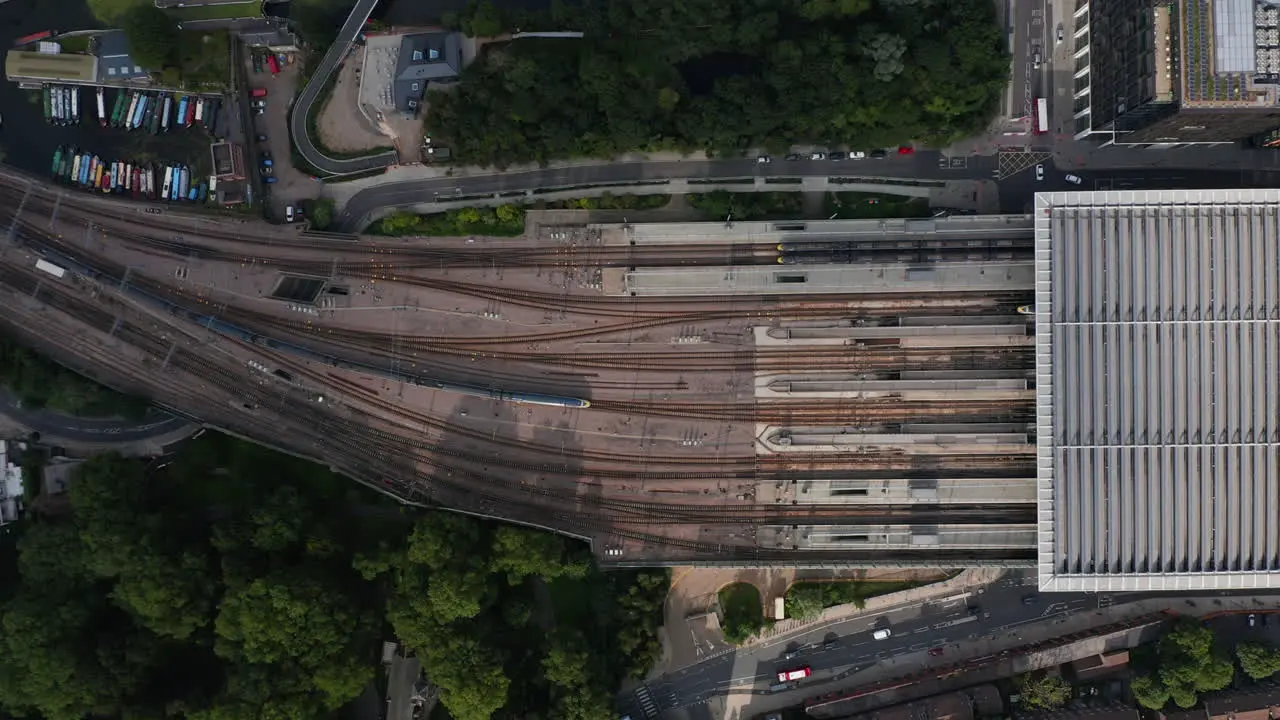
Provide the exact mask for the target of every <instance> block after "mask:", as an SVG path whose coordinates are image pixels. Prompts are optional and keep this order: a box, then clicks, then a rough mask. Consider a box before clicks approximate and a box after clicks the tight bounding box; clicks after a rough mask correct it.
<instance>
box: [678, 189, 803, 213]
mask: <svg viewBox="0 0 1280 720" xmlns="http://www.w3.org/2000/svg"><path fill="white" fill-rule="evenodd" d="M685 200H686V201H687V202H688V203H689V205H690V206H692V207H694V208H697V209H698V210H701V211H702V212H703V213H704V214H705V215H706V216H707V219H709V220H724V219H725V218H727V217H732V218H733V219H734V220H763V219H769V218H795V217H799V216H800V213H801V211H802V209H803V208H804V195H802V194H801V193H789V192H759V193H732V192H729V191H728V190H713V191H712V192H709V193H691V194H689V195H686V196H685Z"/></svg>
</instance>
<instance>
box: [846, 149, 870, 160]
mask: <svg viewBox="0 0 1280 720" xmlns="http://www.w3.org/2000/svg"><path fill="white" fill-rule="evenodd" d="M849 157H850V158H852V159H854V160H862V159H864V158H865V157H867V154H866V153H864V152H862V151H861V150H855V151H853V152H851V153H849Z"/></svg>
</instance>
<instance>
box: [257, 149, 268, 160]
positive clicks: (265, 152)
mask: <svg viewBox="0 0 1280 720" xmlns="http://www.w3.org/2000/svg"><path fill="white" fill-rule="evenodd" d="M258 156H259V157H261V158H262V159H263V160H270V159H271V151H270V150H263V151H262V152H260V153H258Z"/></svg>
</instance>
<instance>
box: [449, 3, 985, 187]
mask: <svg viewBox="0 0 1280 720" xmlns="http://www.w3.org/2000/svg"><path fill="white" fill-rule="evenodd" d="M557 5H558V7H557ZM457 21H458V23H459V24H460V25H461V26H462V27H463V29H464V30H465V31H467V32H470V33H472V34H488V33H490V32H492V31H494V30H495V29H497V28H499V27H501V26H507V27H510V26H513V25H515V24H517V23H516V22H515V19H514V18H506V17H501V14H500V13H497V12H496V11H492V12H491V11H490V10H489V9H488V7H486V4H485V3H481V4H479V5H472V6H471V7H470V8H469V9H468V11H466V12H464V13H462V14H461V15H459V16H458V19H457ZM518 24H519V25H520V27H521V28H522V29H528V30H532V29H543V28H546V29H578V30H582V31H583V32H584V33H585V37H584V38H582V39H580V40H541V41H516V42H512V43H509V44H507V45H505V46H489V47H486V52H485V53H484V55H483V56H482V57H481V58H480V59H479V60H478V61H477V62H475V63H473V64H472V65H471V66H469V67H468V68H467V69H466V70H465V71H464V72H463V75H462V78H461V81H460V83H459V84H458V86H457V87H456V88H451V89H450V90H449V91H447V92H445V91H433V92H431V93H430V94H429V95H430V97H429V99H428V108H429V109H428V115H427V127H429V128H430V130H431V133H432V135H433V136H434V137H436V138H438V139H439V140H440V141H441V145H447V146H448V147H450V148H452V149H453V152H454V156H455V157H456V158H457V159H458V160H459V161H460V162H464V163H475V164H484V165H496V166H499V167H505V166H507V165H511V164H516V163H528V162H546V161H549V160H552V159H556V158H563V157H570V156H592V157H608V156H613V155H616V154H619V153H622V152H627V151H632V150H637V149H643V150H653V149H681V150H694V149H705V150H708V151H711V152H714V153H718V154H737V153H740V152H743V151H745V150H747V149H750V148H785V147H789V146H791V145H794V144H808V143H815V144H826V145H852V146H854V147H885V146H889V145H896V144H899V143H901V142H904V141H908V140H919V141H922V142H924V143H926V144H943V143H945V142H948V141H950V140H952V139H954V138H957V137H960V136H964V135H969V134H973V133H975V132H978V131H981V130H982V129H983V128H984V127H985V126H986V124H987V123H988V121H989V119H990V118H991V117H992V116H993V114H994V113H995V111H996V108H997V107H998V105H999V101H1000V97H1001V94H1002V93H1003V91H1004V88H1005V86H1006V83H1007V80H1008V72H1009V69H1008V60H1007V57H1006V56H1005V49H1004V39H1003V34H1002V32H1001V30H1000V27H999V26H998V24H997V21H996V16H995V12H994V8H993V7H992V6H991V4H990V3H989V2H986V1H985V0H956V1H955V2H946V3H932V4H926V3H913V2H903V1H901V0H899V1H897V2H872V1H871V0H742V1H740V2H728V1H727V0H689V1H688V2H683V3H678V4H676V5H674V6H673V5H672V4H671V3H670V2H666V0H635V1H633V2H628V3H612V4H588V5H585V6H575V7H574V8H573V10H572V11H569V10H568V9H567V8H566V6H565V4H564V3H560V4H553V7H552V8H551V9H550V10H548V11H546V12H543V13H526V14H525V16H522V17H520V18H519V22H518Z"/></svg>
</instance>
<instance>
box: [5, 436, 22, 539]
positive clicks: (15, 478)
mask: <svg viewBox="0 0 1280 720" xmlns="http://www.w3.org/2000/svg"><path fill="white" fill-rule="evenodd" d="M10 449H11V444H10V443H9V441H8V440H0V525H8V524H9V523H11V522H13V521H15V520H17V519H18V518H19V517H20V516H21V515H22V466H20V465H18V464H17V463H15V462H13V458H12V457H11V455H10Z"/></svg>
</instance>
